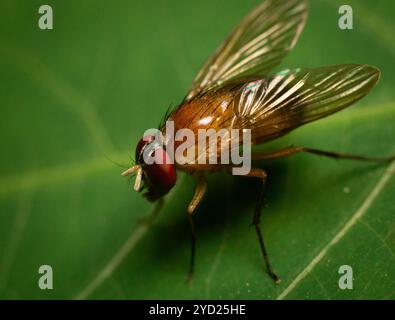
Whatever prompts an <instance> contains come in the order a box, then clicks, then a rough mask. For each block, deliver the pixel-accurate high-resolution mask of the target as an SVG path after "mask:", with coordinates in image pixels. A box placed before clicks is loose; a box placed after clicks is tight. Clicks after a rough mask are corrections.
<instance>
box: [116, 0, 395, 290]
mask: <svg viewBox="0 0 395 320" xmlns="http://www.w3.org/2000/svg"><path fill="white" fill-rule="evenodd" d="M307 15H308V6H307V3H306V1H305V0H266V1H264V2H263V3H262V4H261V5H259V6H258V7H257V8H256V9H255V10H253V11H252V12H251V13H250V14H249V15H248V16H246V17H245V18H244V19H243V20H242V21H241V23H240V24H239V25H238V26H237V27H236V29H235V30H234V31H233V32H232V33H231V34H230V35H229V36H228V37H227V38H226V39H225V41H224V42H223V43H222V44H221V45H220V46H219V47H218V49H217V50H216V51H215V53H214V54H213V55H212V56H211V57H210V58H209V59H208V60H207V61H206V62H205V63H204V65H203V66H202V68H201V69H200V71H199V73H198V74H197V76H196V77H195V79H194V81H193V84H192V87H191V88H190V90H189V92H188V93H187V95H186V97H185V98H184V100H183V101H182V102H181V104H180V105H179V106H178V107H177V108H175V109H174V110H172V111H171V112H170V113H169V114H168V115H167V116H166V119H165V120H170V121H173V123H174V127H175V130H176V131H177V130H179V129H182V128H188V129H190V130H192V132H193V133H194V134H195V135H197V132H198V130H199V129H215V130H220V129H226V130H231V129H239V130H245V129H249V130H251V143H252V144H255V145H257V144H262V143H264V142H266V141H269V140H272V139H275V138H278V137H280V136H283V135H284V134H286V133H288V132H290V131H291V130H293V129H295V128H297V127H299V126H301V125H303V124H306V123H309V122H312V121H315V120H318V119H321V118H324V117H326V116H329V115H331V114H332V113H335V112H337V111H340V110H342V109H344V108H346V107H347V106H349V105H351V104H352V103H354V102H356V101H358V100H359V99H361V98H362V97H364V96H365V95H366V94H367V93H368V92H369V91H370V90H371V89H372V88H373V87H374V86H375V85H376V83H377V82H378V80H379V78H380V70H378V69H377V68H375V67H372V66H369V65H357V64H344V65H336V66H329V67H321V68H311V69H310V68H298V69H294V70H285V71H283V72H280V73H277V74H274V75H270V74H269V72H270V70H271V69H272V68H273V67H274V66H276V65H278V64H279V63H280V62H281V61H282V59H283V58H284V57H285V56H286V55H287V54H288V52H289V51H290V50H291V49H292V48H293V47H294V46H295V44H296V42H297V40H298V38H299V36H300V34H301V32H302V29H303V27H304V25H305V22H306V19H307ZM159 130H160V131H161V132H162V133H163V134H164V135H165V134H166V132H165V131H166V128H165V125H164V124H162V125H161V126H160V127H159ZM168 142H169V141H168V140H166V141H165V142H164V143H163V144H162V145H158V143H157V142H156V141H155V139H154V137H153V136H152V135H145V136H144V137H143V138H142V139H141V140H140V141H139V143H138V144H137V147H136V152H135V156H136V164H135V165H134V166H133V167H131V168H130V169H128V170H126V171H125V172H123V173H122V174H123V175H124V176H127V175H130V174H136V181H135V189H136V190H137V191H141V190H142V189H146V190H147V192H145V193H144V195H145V197H146V198H147V199H148V200H150V201H155V200H158V199H160V198H162V197H163V196H164V195H165V194H167V193H168V192H169V190H170V189H171V188H172V187H173V186H174V185H175V183H176V170H182V171H185V172H188V173H191V174H193V175H195V176H196V177H197V181H198V183H197V187H196V190H195V193H194V196H193V198H192V200H191V202H190V204H189V206H188V207H187V216H188V218H189V223H190V226H191V230H192V247H191V261H190V269H189V279H190V278H191V276H192V274H193V270H194V258H195V230H194V225H193V221H192V217H193V214H194V212H195V211H196V208H197V207H198V205H199V203H200V202H201V200H202V199H203V196H204V194H205V191H206V180H205V174H206V173H208V172H210V171H211V172H212V171H219V170H224V171H227V172H230V171H231V169H232V168H234V167H237V165H238V164H235V163H232V162H230V163H228V164H226V165H223V164H199V163H197V162H196V161H192V160H196V159H197V158H200V157H202V156H203V157H207V155H206V154H202V153H205V152H207V150H208V148H207V149H204V150H200V149H199V150H200V151H199V152H197V153H196V155H195V157H194V159H190V160H191V161H189V162H188V161H187V162H183V163H180V162H177V160H175V161H174V162H172V161H171V155H170V154H169V152H168V149H167V147H168V145H167V144H168ZM175 144H177V142H175ZM192 147H193V148H194V146H192ZM220 151H221V150H217V152H218V153H217V156H218V155H219V153H220ZM145 152H148V153H150V154H153V153H155V155H156V156H160V157H161V159H162V160H163V161H162V162H161V163H150V164H148V163H146V161H145V159H144V157H143V154H144V153H145ZM300 152H307V153H311V154H315V155H321V156H327V157H331V158H337V159H351V160H365V161H378V162H379V161H381V162H389V161H391V160H393V159H394V158H395V157H388V158H368V157H364V156H356V155H346V154H339V153H335V152H328V151H321V150H317V149H311V148H305V147H295V146H292V147H287V148H284V149H281V150H278V151H275V152H270V153H262V152H258V153H253V154H252V155H251V159H252V160H262V159H265V160H266V159H276V158H281V157H287V156H290V155H293V154H296V153H300ZM246 177H251V178H256V179H259V181H260V182H261V190H260V192H259V196H258V201H257V205H256V210H255V213H254V215H253V224H254V226H255V230H256V233H257V236H258V241H259V245H260V250H261V252H262V255H263V259H264V262H265V264H266V267H267V270H268V273H269V275H270V276H271V278H272V279H273V280H274V281H275V282H277V283H278V282H279V281H280V278H279V277H278V276H277V275H276V273H275V272H274V271H273V269H272V266H271V264H270V261H269V257H268V254H267V250H266V247H265V244H264V241H263V237H262V233H261V229H260V224H259V222H260V215H261V207H262V195H263V189H264V186H265V182H266V173H265V171H264V170H263V169H260V168H251V170H250V171H249V173H248V174H246Z"/></svg>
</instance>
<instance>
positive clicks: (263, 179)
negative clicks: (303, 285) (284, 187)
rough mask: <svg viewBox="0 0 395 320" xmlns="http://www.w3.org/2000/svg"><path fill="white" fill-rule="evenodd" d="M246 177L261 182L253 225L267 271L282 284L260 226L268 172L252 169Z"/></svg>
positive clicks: (276, 281)
mask: <svg viewBox="0 0 395 320" xmlns="http://www.w3.org/2000/svg"><path fill="white" fill-rule="evenodd" d="M245 176H246V177H251V178H257V179H259V180H260V181H261V184H262V185H261V189H260V191H259V194H258V200H257V203H256V207H255V212H254V216H253V219H252V223H253V225H254V227H255V231H256V234H257V236H258V242H259V246H260V248H261V252H262V256H263V260H264V261H265V264H266V269H267V271H268V273H269V275H270V277H271V278H272V279H273V280H274V282H275V283H280V281H281V279H280V278H279V277H278V276H277V274H276V273H275V272H274V271H273V268H272V265H271V263H270V260H269V255H268V253H267V250H266V246H265V243H264V241H263V236H262V230H261V225H260V220H261V211H262V204H263V194H264V191H265V184H266V178H267V175H266V172H265V171H264V170H262V169H254V168H253V169H251V171H250V172H249V173H248V174H247V175H245Z"/></svg>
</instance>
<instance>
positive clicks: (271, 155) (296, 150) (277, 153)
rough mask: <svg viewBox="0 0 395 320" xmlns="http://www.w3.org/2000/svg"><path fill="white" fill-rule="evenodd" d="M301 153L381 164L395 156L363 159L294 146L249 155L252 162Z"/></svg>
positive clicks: (361, 157) (394, 158)
mask: <svg viewBox="0 0 395 320" xmlns="http://www.w3.org/2000/svg"><path fill="white" fill-rule="evenodd" d="M301 152H305V153H310V154H314V155H319V156H324V157H329V158H333V159H345V160H359V161H369V162H382V163H385V162H391V161H393V160H395V156H392V157H382V158H376V157H365V156H360V155H353V154H344V153H338V152H332V151H323V150H318V149H313V148H306V147H296V146H291V147H288V148H284V149H280V150H277V151H273V152H256V153H254V154H252V155H251V159H252V160H271V159H278V158H284V157H288V156H292V155H294V154H297V153H301Z"/></svg>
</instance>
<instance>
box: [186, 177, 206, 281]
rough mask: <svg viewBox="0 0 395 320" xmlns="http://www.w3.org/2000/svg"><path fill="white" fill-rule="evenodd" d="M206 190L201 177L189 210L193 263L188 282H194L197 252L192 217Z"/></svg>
mask: <svg viewBox="0 0 395 320" xmlns="http://www.w3.org/2000/svg"><path fill="white" fill-rule="evenodd" d="M206 189H207V182H206V179H205V178H204V176H203V175H199V176H198V184H197V186H196V189H195V194H194V195H193V198H192V200H191V202H190V203H189V205H188V208H187V215H188V221H189V225H190V227H191V261H190V265H189V272H188V277H187V281H188V282H190V281H191V280H192V276H193V271H194V267H195V251H196V233H195V226H194V224H193V218H192V216H193V213H194V212H195V210H196V209H197V207H198V206H199V204H200V202H201V201H202V199H203V197H204V194H205V193H206Z"/></svg>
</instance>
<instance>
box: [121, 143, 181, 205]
mask: <svg viewBox="0 0 395 320" xmlns="http://www.w3.org/2000/svg"><path fill="white" fill-rule="evenodd" d="M135 159H136V165H134V166H132V167H131V168H129V169H127V170H126V171H124V172H123V173H122V175H123V176H128V175H131V174H136V180H135V183H134V190H136V191H142V190H144V189H146V190H147V191H146V192H145V193H144V197H146V198H147V199H148V200H149V201H155V200H157V199H159V198H161V197H162V196H164V195H165V194H166V193H168V192H169V191H170V189H171V188H173V186H174V185H175V184H176V180H177V177H176V171H175V167H174V163H173V162H172V161H171V158H170V156H169V154H168V153H167V151H166V150H165V148H164V147H163V145H162V144H161V143H159V142H158V141H157V140H156V139H155V136H153V135H145V136H144V137H143V138H141V139H140V141H139V142H138V143H137V146H136V152H135Z"/></svg>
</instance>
